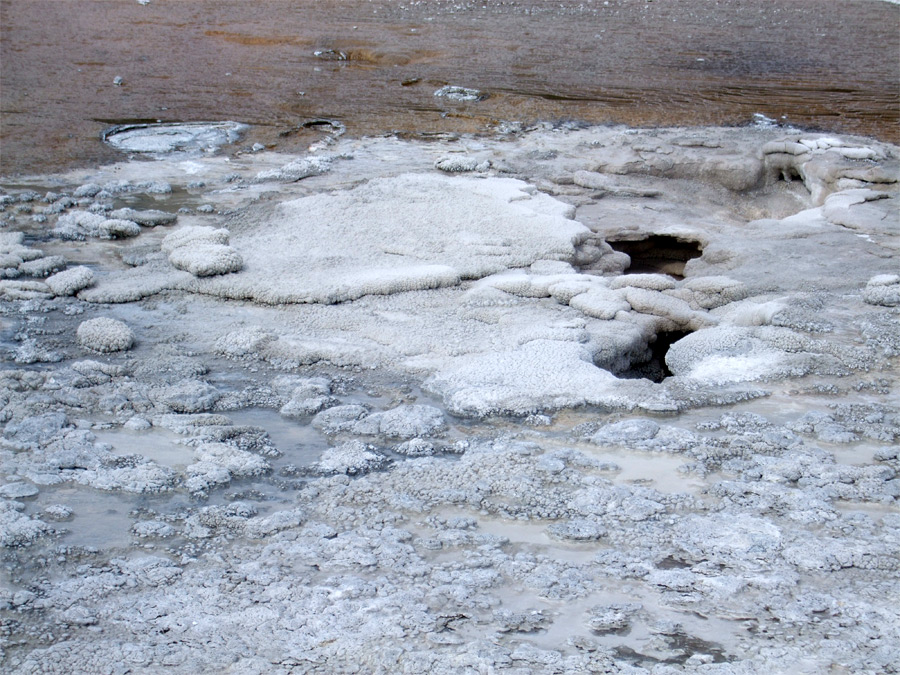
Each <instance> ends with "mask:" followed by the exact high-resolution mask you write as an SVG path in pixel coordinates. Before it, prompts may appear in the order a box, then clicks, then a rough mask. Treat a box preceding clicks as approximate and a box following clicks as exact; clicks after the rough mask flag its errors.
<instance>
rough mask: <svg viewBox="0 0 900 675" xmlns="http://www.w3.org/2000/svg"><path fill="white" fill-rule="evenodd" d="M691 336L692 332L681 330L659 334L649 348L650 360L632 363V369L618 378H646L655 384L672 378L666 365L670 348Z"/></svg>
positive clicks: (620, 374)
mask: <svg viewBox="0 0 900 675" xmlns="http://www.w3.org/2000/svg"><path fill="white" fill-rule="evenodd" d="M689 334H690V331H681V330H676V331H668V332H665V333H657V334H656V340H654V341H653V342H651V343H650V344H649V345H648V347H647V351H648V352H649V356H648V358H647V359H646V360H644V361H641V362H640V363H632V364H631V367H630V368H629V369H628V370H626V371H625V372H622V373H619V374H618V377H621V378H623V379H626V380H639V379H642V378H644V379H647V380H651V381H653V382H662V381H663V380H665V379H666V378H667V377H671V376H672V371H671V370H669V367H668V366H667V365H666V354H668V353H669V347H671V346H672V345H673V344H674V343H675V342H678V340H680V339H681V338H683V337H685V336H686V335H689Z"/></svg>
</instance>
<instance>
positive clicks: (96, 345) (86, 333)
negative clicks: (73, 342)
mask: <svg viewBox="0 0 900 675" xmlns="http://www.w3.org/2000/svg"><path fill="white" fill-rule="evenodd" d="M76 337H77V338H78V344H80V345H81V346H82V347H85V348H87V349H90V350H92V351H95V352H120V351H123V350H125V349H128V348H130V347H131V345H133V344H134V333H133V332H132V331H131V329H130V328H129V327H128V326H126V325H125V324H124V323H122V322H121V321H117V320H116V319H108V318H106V317H100V318H99V319H88V320H87V321H83V322H82V323H81V324H79V326H78V330H77V331H76Z"/></svg>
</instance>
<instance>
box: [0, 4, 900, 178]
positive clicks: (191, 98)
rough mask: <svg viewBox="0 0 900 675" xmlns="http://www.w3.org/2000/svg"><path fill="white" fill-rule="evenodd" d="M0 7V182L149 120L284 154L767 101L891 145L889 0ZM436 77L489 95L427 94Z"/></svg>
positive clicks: (707, 116) (725, 119)
mask: <svg viewBox="0 0 900 675" xmlns="http://www.w3.org/2000/svg"><path fill="white" fill-rule="evenodd" d="M823 10H824V11H823ZM0 13H2V20H0V30H2V59H0V64H2V65H0V68H2V71H0V75H2V87H3V106H2V107H3V126H2V132H0V133H2V135H0V138H2V153H3V157H2V162H3V168H2V171H3V173H5V174H13V173H31V172H35V171H39V170H46V169H50V168H59V167H62V166H71V165H75V164H84V163H85V162H96V161H101V160H106V161H108V160H110V159H112V158H113V157H114V156H115V155H114V151H113V150H112V149H110V148H106V147H104V146H102V145H100V144H99V143H97V142H96V141H97V138H98V137H99V135H100V134H101V132H102V131H103V130H104V129H106V128H108V127H110V126H111V125H114V124H120V123H125V122H135V121H138V122H140V121H151V122H155V121H157V120H159V121H165V122H186V121H198V120H224V119H230V120H234V121H237V122H243V123H249V124H253V125H255V127H254V129H253V131H252V132H251V137H250V142H251V143H252V142H253V141H254V140H259V141H262V142H263V143H265V144H267V145H270V146H277V147H279V148H280V149H284V150H290V149H294V148H296V147H302V146H303V145H308V143H309V141H310V139H311V138H315V137H316V136H319V135H321V129H322V127H321V126H316V125H313V126H311V127H309V126H304V125H305V124H308V123H310V122H314V121H315V120H321V119H327V120H334V121H337V122H339V123H341V124H343V125H345V126H346V129H347V132H348V133H349V134H351V135H354V136H359V135H364V134H380V133H385V132H390V131H393V130H397V131H401V132H405V133H409V134H413V135H428V134H432V133H435V132H460V131H465V132H480V131H488V130H492V129H497V128H501V127H503V126H504V124H503V123H504V122H516V123H523V124H530V123H533V122H535V121H538V120H549V121H560V120H574V121H587V122H593V123H607V122H616V123H626V124H630V125H671V124H682V125H699V124H746V123H748V122H749V121H750V120H751V118H752V116H753V114H755V113H762V114H764V115H766V116H768V117H769V118H772V119H775V120H780V121H787V122H788V123H791V124H795V125H801V126H804V125H805V126H812V127H816V128H821V129H827V130H832V131H841V132H847V133H859V134H864V135H872V136H876V137H880V138H882V139H884V140H892V141H896V140H897V139H898V138H900V136H898V125H897V122H898V117H900V111H898V106H897V99H898V94H900V86H898V81H897V77H896V74H897V54H898V49H900V32H898V31H897V25H898V14H900V8H898V7H897V6H896V5H895V4H892V3H887V2H879V1H875V0H872V1H862V2H822V1H821V0H778V1H777V2H773V1H771V0H749V1H748V0H719V1H717V2H714V3H713V2H704V1H696V0H692V1H690V2H679V3H667V2H645V1H644V0H640V1H629V0H608V1H606V2H601V1H600V0H594V1H593V2H592V1H590V0H588V1H587V2H584V1H581V2H575V1H574V0H564V1H563V2H553V3H531V2H496V1H493V0H492V1H488V2H469V1H462V0H455V1H448V0H417V1H415V2H387V1H384V0H381V1H379V2H371V1H369V2H366V1H363V0H350V1H347V2H337V1H334V0H327V1H320V2H293V1H289V0H272V1H270V2H267V3H265V6H264V8H261V7H259V6H257V5H254V4H253V3H246V2H243V1H242V0H207V1H204V2H163V1H161V0H152V1H151V2H149V3H138V2H134V1H131V0H122V1H121V2H114V3H111V2H101V1H98V0H71V1H68V2H56V1H55V0H7V1H5V2H3V4H2V6H0ZM117 77H121V78H122V81H121V84H120V85H119V86H117V85H115V84H114V80H115V78H117ZM448 84H450V85H458V86H464V87H471V88H475V89H478V90H479V91H481V92H482V94H483V95H484V96H485V97H486V98H483V99H481V100H478V101H475V102H454V101H452V100H450V99H446V98H436V97H435V96H434V92H435V91H436V90H438V89H439V88H440V87H442V86H444V85H448ZM506 126H507V127H509V125H506ZM513 127H515V125H513Z"/></svg>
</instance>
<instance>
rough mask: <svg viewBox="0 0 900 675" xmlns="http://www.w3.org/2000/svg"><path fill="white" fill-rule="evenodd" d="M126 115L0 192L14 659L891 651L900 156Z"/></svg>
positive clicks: (695, 658)
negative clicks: (222, 148)
mask: <svg viewBox="0 0 900 675" xmlns="http://www.w3.org/2000/svg"><path fill="white" fill-rule="evenodd" d="M169 132H171V130H167V133H169ZM135 142H139V143H143V144H144V145H142V146H141V147H150V148H153V149H154V152H156V153H157V154H155V155H154V156H155V159H131V160H129V161H123V162H121V163H119V164H116V165H112V166H103V167H99V168H94V169H89V170H79V171H75V172H71V173H67V174H56V175H44V176H33V177H28V178H21V179H17V180H16V183H15V184H9V185H6V186H3V190H2V193H0V206H2V212H0V219H2V229H0V277H2V278H0V350H2V353H3V369H2V370H0V379H2V386H0V424H2V436H0V545H2V549H0V550H2V554H0V555H2V565H3V575H4V582H3V585H2V589H0V612H2V617H3V626H4V633H3V639H4V643H3V647H2V652H0V664H2V669H3V670H4V672H11V673H81V672H84V673H95V672H109V673H158V672H162V671H165V672H176V673H198V672H216V673H293V672H296V673H301V672H310V673H343V672H347V673H350V672H354V673H355V672H365V673H398V672H400V673H522V674H524V673H654V674H656V675H668V674H673V673H748V674H749V673H891V672H897V665H896V664H897V663H900V651H898V648H897V645H898V644H900V610H898V602H897V600H898V596H897V589H898V588H900V583H898V582H900V578H898V577H900V574H898V571H900V510H898V505H897V499H898V496H900V479H898V470H900V451H898V447H900V443H898V440H900V415H898V405H900V400H898V394H897V386H898V357H900V275H898V273H900V264H898V260H900V250H898V247H900V244H898V242H900V239H898V234H900V210H898V173H900V172H898V166H900V162H898V156H900V155H898V152H900V151H898V148H897V147H895V146H892V145H888V144H884V143H879V142H875V141H872V140H870V139H864V138H855V137H847V136H834V135H824V134H820V133H805V132H799V131H795V130H791V129H785V128H775V127H772V128H733V129H724V128H707V129H696V128H695V129H682V128H677V129H657V130H644V131H636V130H632V129H629V128H625V127H592V128H586V129H578V130H572V129H560V128H553V127H541V128H537V129H534V130H532V131H530V132H528V133H518V134H515V135H511V136H507V137H498V138H494V139H484V138H473V137H460V138H456V139H454V140H435V141H429V142H418V141H417V142H413V141H406V140H401V139H398V138H393V137H387V138H372V139H352V138H348V137H340V138H335V139H334V140H333V142H331V143H323V144H320V145H318V146H314V147H313V148H311V149H310V151H309V153H308V154H307V155H304V156H299V157H298V156H288V155H283V154H277V153H274V152H255V153H249V154H239V153H238V154H236V155H234V156H232V157H229V158H227V159H226V158H224V157H222V156H218V155H215V154H213V153H210V152H195V153H191V152H168V151H165V152H163V151H160V149H161V148H162V149H163V150H165V148H163V145H159V144H154V142H153V140H152V139H149V140H147V141H146V142H145V141H143V140H139V141H135Z"/></svg>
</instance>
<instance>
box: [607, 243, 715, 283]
mask: <svg viewBox="0 0 900 675" xmlns="http://www.w3.org/2000/svg"><path fill="white" fill-rule="evenodd" d="M607 243H608V244H609V245H610V246H611V247H612V248H613V249H614V250H616V251H619V252H621V253H625V254H627V255H628V257H630V258H631V265H629V266H628V267H627V268H626V269H625V274H668V275H669V276H671V277H674V278H675V279H683V278H684V266H685V264H686V263H687V261H688V260H691V259H693V258H699V257H700V256H701V255H702V254H703V247H702V245H701V244H700V242H698V241H694V240H692V239H682V238H680V237H673V236H670V235H666V234H651V235H650V236H649V237H647V238H646V239H640V240H635V241H625V240H622V241H610V240H607Z"/></svg>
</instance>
